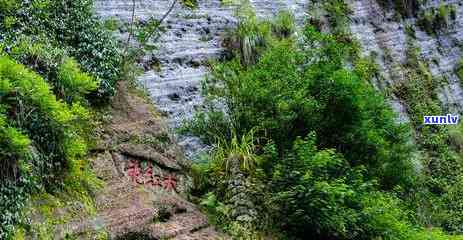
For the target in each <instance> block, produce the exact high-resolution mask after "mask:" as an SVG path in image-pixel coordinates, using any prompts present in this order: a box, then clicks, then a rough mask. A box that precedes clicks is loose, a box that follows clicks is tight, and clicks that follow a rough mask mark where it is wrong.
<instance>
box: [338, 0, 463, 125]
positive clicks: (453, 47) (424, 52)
mask: <svg viewBox="0 0 463 240" xmlns="http://www.w3.org/2000/svg"><path fill="white" fill-rule="evenodd" d="M346 2H347V3H348V4H349V6H350V7H351V9H352V15H351V23H350V24H351V31H352V33H353V34H354V36H355V38H356V39H358V40H359V41H360V43H361V45H362V49H363V53H364V55H370V54H371V53H375V54H376V56H377V57H376V58H375V60H376V62H377V63H378V64H379V66H380V72H381V76H380V78H379V79H377V84H378V86H379V87H380V88H384V87H385V86H388V85H389V86H390V85H393V84H394V83H397V82H400V81H401V80H403V78H404V76H403V70H402V69H401V68H400V67H399V66H400V65H404V64H405V62H406V60H407V59H406V55H407V53H406V51H407V49H408V47H407V41H408V40H407V28H411V29H413V31H414V32H415V39H414V42H415V44H416V45H417V46H418V47H419V48H420V50H421V51H420V57H421V58H423V59H424V60H425V61H426V62H427V63H428V64H429V69H430V72H431V73H432V75H433V76H434V77H435V78H440V77H442V78H444V79H445V81H446V83H444V84H443V86H444V87H443V88H441V89H440V90H439V92H440V94H439V99H440V100H441V101H442V102H443V103H444V105H445V107H446V108H447V109H448V111H449V112H451V113H461V112H462V110H463V92H462V88H461V82H460V81H461V80H460V79H458V77H457V76H456V74H455V69H456V66H457V64H458V63H459V61H460V59H461V57H462V49H461V46H462V42H463V30H462V29H463V4H462V2H461V1H437V0H435V1H427V4H425V5H424V6H422V11H429V10H430V9H431V8H433V7H434V8H436V7H439V6H441V4H443V5H444V6H449V5H453V6H454V7H455V8H456V16H457V18H456V20H452V21H450V24H449V25H448V26H447V27H446V28H444V29H441V30H440V31H439V32H437V33H436V34H428V33H426V32H425V31H424V30H423V29H422V28H420V27H418V26H417V19H416V18H407V19H405V20H398V19H397V17H395V15H396V12H395V11H394V10H393V9H388V8H385V7H383V6H380V5H379V4H378V2H377V1H376V0H361V1H353V0H349V1H346ZM393 106H395V108H396V110H397V111H398V112H399V113H401V116H402V117H403V118H406V109H405V107H404V106H403V105H402V104H401V103H400V101H398V100H397V99H395V101H394V104H393Z"/></svg>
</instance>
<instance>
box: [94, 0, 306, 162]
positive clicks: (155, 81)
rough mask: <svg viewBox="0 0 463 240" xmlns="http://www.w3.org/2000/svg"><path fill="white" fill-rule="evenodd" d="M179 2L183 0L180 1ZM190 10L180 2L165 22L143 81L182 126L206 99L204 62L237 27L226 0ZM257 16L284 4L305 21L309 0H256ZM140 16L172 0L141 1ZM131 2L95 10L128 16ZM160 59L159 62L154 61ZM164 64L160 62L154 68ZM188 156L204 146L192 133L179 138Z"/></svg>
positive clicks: (99, 0)
mask: <svg viewBox="0 0 463 240" xmlns="http://www.w3.org/2000/svg"><path fill="white" fill-rule="evenodd" d="M179 2H180V1H179ZM198 2H199V5H198V7H197V9H194V10H191V9H188V8H185V7H183V6H181V5H180V4H179V3H178V4H177V5H176V7H175V9H174V10H173V11H172V13H171V14H170V15H169V17H168V18H167V19H166V21H165V22H164V24H165V27H166V29H167V31H166V32H165V33H164V34H163V36H162V37H161V39H160V41H159V43H158V46H159V49H158V50H157V51H156V52H155V53H153V54H152V55H150V56H146V57H145V60H146V62H147V64H144V66H145V69H146V70H147V71H146V72H145V73H144V74H143V75H142V76H141V77H140V78H139V81H140V83H141V84H142V85H144V86H145V87H146V88H147V89H148V91H149V92H150V94H151V97H152V98H153V100H154V101H155V103H156V106H157V107H158V108H159V110H160V111H162V112H163V113H165V114H166V115H167V118H168V123H169V125H170V126H171V127H174V128H175V127H178V126H180V125H181V123H182V122H183V121H185V120H187V119H189V118H191V117H192V116H193V114H194V112H195V110H196V109H197V108H198V107H199V106H200V104H201V102H202V98H201V94H200V82H201V80H203V79H204V78H205V77H206V75H207V73H208V69H207V67H206V66H205V63H206V62H207V61H209V60H212V59H220V58H222V57H223V56H224V54H226V53H225V49H224V48H223V47H222V46H221V39H222V37H223V35H224V34H225V32H226V31H227V29H229V28H231V27H233V26H234V24H235V23H236V19H235V18H234V8H235V7H234V6H230V5H228V6H227V5H223V4H222V3H221V0H207V1H205V0H200V1H198ZM251 2H252V4H253V5H254V7H255V9H256V12H257V14H258V15H260V16H262V17H265V16H271V15H274V14H276V13H277V12H278V11H280V10H282V9H285V10H291V11H293V12H294V13H295V16H296V17H297V18H298V19H299V20H300V21H302V19H303V18H304V15H305V13H306V11H305V9H306V2H307V1H305V0H288V1H273V0H253V1H251ZM136 3H137V4H136V8H135V9H136V11H135V15H136V16H137V18H139V19H141V20H146V19H148V18H150V17H155V18H158V19H159V18H160V17H161V16H162V15H163V14H164V13H165V12H166V11H167V10H168V9H169V7H170V4H171V3H172V1H167V0H137V1H136ZM131 4H132V1H127V0H96V1H95V9H96V11H97V13H98V14H99V15H100V16H101V17H102V18H109V17H115V18H117V19H121V20H123V21H128V20H129V19H130V18H131V11H132V7H131ZM154 61H158V62H159V64H152V62H154ZM153 65H156V66H157V65H159V67H150V66H153ZM180 144H181V145H182V146H183V147H184V148H185V152H186V154H187V155H191V153H193V152H196V151H198V149H205V146H204V145H202V144H200V142H199V140H198V139H196V138H193V137H180Z"/></svg>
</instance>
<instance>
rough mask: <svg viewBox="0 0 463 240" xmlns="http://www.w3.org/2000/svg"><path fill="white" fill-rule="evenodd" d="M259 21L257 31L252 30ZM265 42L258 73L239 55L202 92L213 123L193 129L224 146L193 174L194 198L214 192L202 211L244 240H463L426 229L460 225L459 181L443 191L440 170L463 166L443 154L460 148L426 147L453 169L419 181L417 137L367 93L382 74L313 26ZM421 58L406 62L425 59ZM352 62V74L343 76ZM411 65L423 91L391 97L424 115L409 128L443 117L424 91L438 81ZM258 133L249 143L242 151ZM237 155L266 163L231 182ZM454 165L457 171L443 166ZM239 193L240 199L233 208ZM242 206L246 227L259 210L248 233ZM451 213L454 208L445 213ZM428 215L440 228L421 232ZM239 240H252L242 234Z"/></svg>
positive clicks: (217, 68)
mask: <svg viewBox="0 0 463 240" xmlns="http://www.w3.org/2000/svg"><path fill="white" fill-rule="evenodd" d="M253 21H254V20H252V19H251V22H250V23H249V24H250V25H251V26H256V23H255V22H253ZM242 24H246V23H242ZM257 25H259V23H257ZM243 28H244V27H243ZM244 29H246V28H244ZM254 30H255V31H260V30H259V29H258V28H254ZM262 31H263V33H261V34H263V35H265V36H267V37H268V40H266V41H265V43H266V44H263V45H261V47H260V48H259V51H258V53H257V52H254V53H255V55H253V61H246V60H243V56H242V55H240V54H248V53H249V52H248V53H243V51H235V54H236V56H235V58H233V59H231V60H230V61H228V62H225V63H217V64H214V65H213V66H212V70H213V73H212V76H211V77H210V78H208V79H207V80H206V81H205V82H204V87H203V89H204V94H205V96H206V99H207V100H208V103H207V104H208V105H207V111H206V112H202V113H199V114H198V115H197V116H196V118H195V120H194V121H193V122H192V123H190V124H189V125H188V126H187V127H188V128H189V129H192V130H193V132H194V133H196V134H199V135H200V136H201V137H202V138H203V139H204V140H206V141H208V142H210V143H213V144H215V146H216V148H215V151H213V153H212V156H213V157H212V158H211V159H212V160H209V162H208V163H205V164H201V165H196V166H194V168H193V172H194V176H195V183H196V184H197V189H196V191H195V193H197V194H204V193H206V192H208V191H210V189H214V190H213V192H212V193H211V192H209V193H208V194H207V195H206V197H205V200H204V201H203V203H204V204H203V205H204V206H205V208H206V209H208V211H209V212H210V213H211V214H213V215H214V216H216V218H217V219H218V222H227V223H228V226H232V225H233V226H234V225H235V224H237V225H238V226H241V228H247V227H249V231H248V233H252V234H254V235H252V237H250V239H253V238H254V239H258V236H259V234H258V233H256V229H257V232H258V231H259V230H260V231H266V232H268V231H271V230H272V229H273V230H274V229H275V227H276V229H279V233H275V234H276V235H279V234H281V233H282V234H283V235H284V236H282V238H284V239H286V238H288V239H305V238H307V237H310V238H315V239H460V238H461V237H458V236H455V237H454V236H451V235H448V234H446V233H443V232H442V230H440V229H439V228H437V227H436V228H430V229H424V228H423V226H424V225H426V226H440V227H443V228H445V229H446V230H452V228H453V230H456V229H455V227H456V225H455V224H456V223H457V222H460V219H459V217H458V215H457V214H455V213H456V211H458V209H459V208H460V207H461V206H460V204H458V203H456V202H454V204H449V202H451V201H454V200H455V199H456V198H457V196H459V195H460V194H461V193H460V191H458V190H457V189H458V188H457V187H456V188H451V189H450V188H449V187H450V186H451V184H456V183H457V178H454V176H452V177H450V178H448V179H446V180H444V178H443V175H441V173H439V171H440V170H438V169H445V170H443V172H446V171H450V169H449V168H448V166H450V165H453V166H459V165H458V164H457V163H458V161H459V160H458V158H456V156H457V155H455V153H454V152H452V149H451V148H452V147H450V148H445V147H444V146H445V145H446V144H445V141H454V142H459V137H458V136H459V134H457V133H455V134H454V135H452V136H453V137H452V138H448V137H445V136H448V135H445V134H444V135H439V136H442V137H443V138H435V137H434V136H433V137H431V138H429V140H430V141H429V142H428V141H426V140H425V139H423V143H424V144H425V145H426V144H431V145H432V146H433V147H431V148H427V147H426V149H427V152H433V151H434V150H435V149H441V150H442V152H441V153H442V154H444V155H439V156H441V157H444V156H446V157H445V159H446V160H445V161H436V160H437V156H435V157H431V158H427V159H432V160H431V161H433V162H434V163H437V164H439V165H437V166H435V167H433V168H432V169H433V170H432V171H436V172H433V173H423V172H421V171H422V168H420V164H421V162H420V161H423V164H424V165H426V166H428V163H427V162H426V161H425V160H422V159H421V158H419V159H417V155H419V154H418V153H417V151H416V150H417V148H416V146H413V145H412V141H413V140H412V135H411V134H410V128H409V126H408V125H406V124H398V123H397V122H396V121H395V115H394V114H393V112H392V111H391V109H390V107H389V105H388V104H387V103H386V101H385V99H384V97H383V96H382V95H381V94H379V93H378V92H376V91H375V90H374V88H373V87H372V86H371V85H370V84H369V82H370V79H371V78H372V77H373V76H374V75H375V74H376V72H377V71H378V70H377V66H375V65H372V64H370V63H368V58H358V57H357V56H354V57H353V56H352V55H353V54H355V53H356V52H357V50H358V48H357V46H356V45H355V44H353V43H352V41H344V40H345V39H344V38H343V36H345V33H342V32H341V33H334V34H324V33H320V32H318V31H316V30H315V29H314V28H313V27H310V26H309V27H307V28H306V29H305V30H304V31H303V32H302V33H303V34H302V37H301V38H300V39H298V41H295V39H292V37H291V35H289V36H287V37H286V38H285V37H283V38H281V37H280V36H276V35H274V34H273V33H270V34H268V33H266V29H265V28H264V29H262ZM254 35H256V36H258V35H259V34H258V33H257V34H254ZM415 53H416V51H410V52H409V55H410V56H415V57H417V56H418V55H417V54H415ZM248 59H249V58H248ZM412 59H413V57H412ZM352 60H353V61H354V70H350V69H349V68H347V67H345V66H346V65H347V63H348V62H350V61H352ZM408 65H409V66H414V67H416V71H415V73H416V74H417V76H419V79H422V80H423V81H422V82H421V83H420V84H418V83H417V82H414V81H411V82H409V83H413V85H408V84H404V85H403V86H398V87H397V88H395V93H396V94H397V95H398V96H402V97H404V99H407V98H410V100H411V99H413V101H410V102H414V103H415V104H416V105H412V104H411V105H410V109H411V110H412V109H413V111H415V110H416V111H419V113H418V114H416V115H413V119H412V120H413V121H412V125H413V126H417V125H418V124H419V122H418V121H419V116H422V115H421V114H431V113H437V112H438V109H439V108H438V105H436V104H435V103H434V99H435V95H434V93H432V91H428V89H434V87H435V86H436V81H434V80H433V79H432V77H431V75H430V74H429V72H428V71H427V70H426V65H425V64H423V63H422V62H421V61H420V60H419V59H417V58H415V59H414V60H412V61H410V62H409V63H408ZM415 83H416V85H414V84H415ZM423 93H426V95H424V96H423V95H422V94H423ZM218 102H221V103H223V104H224V105H225V106H223V105H220V104H217V103H218ZM406 102H407V103H408V102H409V101H406ZM433 109H434V110H435V111H434V110H433ZM256 130H257V131H256ZM250 131H253V136H254V141H253V142H249V141H237V140H238V139H240V138H245V136H247V134H249V132H250ZM425 131H428V130H425ZM429 131H435V129H433V130H431V129H429ZM420 134H421V133H420ZM426 136H432V135H426ZM436 137H437V136H436ZM224 142H225V143H224ZM226 142H228V144H227V143H226ZM237 143H241V144H243V143H246V144H245V146H250V147H246V148H241V147H238V146H240V144H237ZM431 145H430V146H431ZM228 146H236V147H228ZM239 149H245V151H240V150H239ZM431 149H434V150H431ZM237 150H238V151H237ZM420 150H421V149H420ZM428 150H431V151H428ZM236 152H239V153H240V154H243V153H244V154H243V155H244V156H251V157H252V158H253V159H258V161H256V162H258V164H256V165H254V167H253V168H252V169H253V170H252V171H249V169H243V168H241V169H240V171H238V172H237V171H235V172H233V174H232V175H231V176H230V175H229V174H228V172H229V170H228V169H229V168H228V167H227V166H229V164H228V163H229V162H230V161H231V160H233V159H236V158H230V156H231V155H236ZM438 152H440V150H438ZM217 158H219V159H217ZM452 159H453V160H452ZM447 161H448V163H449V165H446V164H444V163H445V162H447ZM215 163H220V164H215ZM222 163H225V164H222ZM440 164H442V165H440ZM458 169H459V168H458ZM457 171H459V170H456V172H457ZM443 172H442V173H443ZM452 172H454V171H453V170H452ZM427 174H429V175H427ZM243 176H244V178H243ZM425 176H435V177H433V178H434V179H433V180H431V179H428V178H427V177H425ZM436 181H437V182H436ZM444 182H445V184H444ZM230 183H232V184H230ZM423 183H426V184H432V183H438V185H440V186H441V187H442V186H445V187H444V189H445V191H443V192H441V193H440V194H441V195H434V194H430V191H431V190H430V189H432V188H428V187H429V186H425V185H423ZM233 184H235V185H233ZM441 184H442V185H441ZM447 184H449V185H447ZM233 186H234V187H233ZM236 189H241V193H242V194H239V196H236V194H234V193H235V191H236ZM442 194H444V195H445V198H441V197H442V196H444V195H442ZM244 195H247V196H248V198H251V199H253V200H252V201H251V202H252V204H248V201H247V200H246V201H245V200H241V202H242V203H243V204H242V205H241V206H243V205H246V204H247V206H249V208H248V210H249V215H251V216H252V212H253V211H255V209H259V208H254V207H253V206H256V205H257V206H260V207H261V208H262V210H258V211H257V212H258V213H259V217H258V218H259V221H258V222H254V225H252V226H249V225H248V223H249V221H240V220H238V218H234V217H233V216H234V215H233V214H231V213H233V212H236V211H240V210H239V209H241V207H239V206H236V205H234V204H233V203H234V202H236V199H237V198H238V199H240V198H241V199H247V198H246V197H245V196H244ZM426 198H430V199H428V200H426ZM444 199H446V200H444ZM450 199H452V200H450ZM457 202H458V201H457ZM422 203H425V204H432V203H434V204H435V206H434V207H436V209H439V210H443V211H444V212H441V214H440V215H438V213H437V212H433V211H426V210H425V208H426V207H421V208H420V207H417V205H420V204H422ZM445 204H448V205H449V206H448V207H440V206H443V205H445ZM431 207H432V206H431ZM423 210H425V211H424V213H423V212H422V211H423ZM267 213H270V214H267ZM423 215H426V216H428V217H429V218H430V219H433V220H432V221H430V222H424V221H423V219H422V217H423ZM437 219H440V220H437ZM442 220H445V221H442ZM460 223H461V222H460ZM449 226H452V227H449ZM224 228H225V229H226V230H228V231H234V232H235V233H236V232H241V231H238V230H236V229H239V228H236V229H235V228H233V229H231V228H228V227H224ZM453 230H452V231H453ZM240 237H241V238H243V239H245V238H246V237H248V236H247V235H246V234H244V233H240V234H239V235H238V236H237V238H240Z"/></svg>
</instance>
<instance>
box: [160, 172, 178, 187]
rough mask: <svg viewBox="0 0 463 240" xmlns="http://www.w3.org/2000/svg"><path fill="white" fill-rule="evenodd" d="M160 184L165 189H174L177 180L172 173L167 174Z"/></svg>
mask: <svg viewBox="0 0 463 240" xmlns="http://www.w3.org/2000/svg"><path fill="white" fill-rule="evenodd" d="M162 185H163V187H164V189H166V190H175V188H176V187H177V180H176V179H175V178H174V177H173V176H172V175H169V176H167V177H166V178H164V182H163V183H162Z"/></svg>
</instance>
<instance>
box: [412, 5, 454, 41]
mask: <svg viewBox="0 0 463 240" xmlns="http://www.w3.org/2000/svg"><path fill="white" fill-rule="evenodd" d="M455 18H456V12H455V6H453V5H444V4H441V5H440V6H439V7H434V8H430V9H427V10H423V11H422V12H420V14H419V15H418V21H417V24H418V26H420V27H421V28H422V29H423V30H424V31H426V32H427V33H428V34H435V33H437V32H438V31H439V30H442V29H444V28H446V27H448V26H449V25H450V21H452V20H455Z"/></svg>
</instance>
